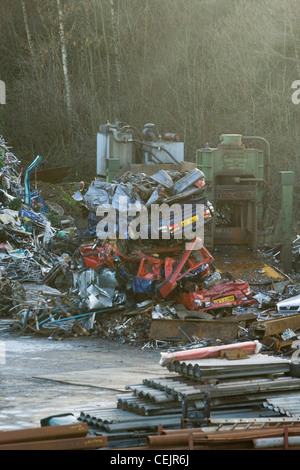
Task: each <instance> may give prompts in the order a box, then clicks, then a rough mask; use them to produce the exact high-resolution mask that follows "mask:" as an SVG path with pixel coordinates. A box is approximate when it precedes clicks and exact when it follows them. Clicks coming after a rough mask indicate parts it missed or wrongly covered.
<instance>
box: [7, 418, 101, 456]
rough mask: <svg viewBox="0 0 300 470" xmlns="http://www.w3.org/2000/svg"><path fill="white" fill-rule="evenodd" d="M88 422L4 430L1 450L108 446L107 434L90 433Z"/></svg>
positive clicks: (81, 448) (77, 448)
mask: <svg viewBox="0 0 300 470" xmlns="http://www.w3.org/2000/svg"><path fill="white" fill-rule="evenodd" d="M88 432H89V430H88V426H87V424H86V423H75V424H70V425H59V426H49V427H41V428H33V429H24V430H17V431H4V432H1V436H0V450H86V449H100V448H103V447H106V446H107V437H106V436H91V435H88Z"/></svg>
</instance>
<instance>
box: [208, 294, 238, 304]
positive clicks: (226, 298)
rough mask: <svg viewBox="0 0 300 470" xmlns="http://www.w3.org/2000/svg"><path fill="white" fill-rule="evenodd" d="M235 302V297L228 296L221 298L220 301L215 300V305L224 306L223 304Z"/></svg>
mask: <svg viewBox="0 0 300 470" xmlns="http://www.w3.org/2000/svg"><path fill="white" fill-rule="evenodd" d="M234 300H235V297H234V295H227V297H221V298H220V299H215V300H213V303H214V304H222V303H223V302H233V301H234Z"/></svg>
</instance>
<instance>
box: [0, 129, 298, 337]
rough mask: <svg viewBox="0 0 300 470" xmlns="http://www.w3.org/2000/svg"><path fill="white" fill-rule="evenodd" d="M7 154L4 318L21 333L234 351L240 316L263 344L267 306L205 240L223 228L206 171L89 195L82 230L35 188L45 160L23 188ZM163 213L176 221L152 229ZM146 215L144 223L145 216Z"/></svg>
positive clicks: (117, 182) (81, 190)
mask: <svg viewBox="0 0 300 470" xmlns="http://www.w3.org/2000/svg"><path fill="white" fill-rule="evenodd" d="M0 153H1V155H0V158H1V160H0V163H1V170H0V185H1V186H0V204H1V206H0V223H1V224H0V236H1V240H0V242H1V245H0V248H1V250H0V271H1V279H0V292H1V298H2V307H1V315H2V316H3V315H4V316H9V317H13V318H14V319H15V320H16V322H15V323H14V327H15V326H17V328H21V329H22V330H26V331H30V332H35V333H38V334H43V335H45V336H50V337H56V336H57V335H58V336H64V335H66V334H67V335H68V334H72V335H89V334H92V333H95V334H98V335H100V336H102V337H105V338H111V339H117V340H121V341H123V342H130V343H134V344H136V343H139V344H144V345H145V343H146V344H147V343H148V342H149V340H150V342H152V341H154V342H155V344H159V343H160V344H162V345H164V344H165V343H170V342H171V343H172V344H174V342H175V343H176V342H180V343H184V342H187V343H188V344H195V343H197V342H198V343H199V342H200V341H201V340H203V338H204V340H205V341H206V344H211V345H213V344H214V340H216V338H217V341H220V340H225V341H228V340H229V341H230V342H232V341H233V340H236V339H237V338H238V337H239V336H240V333H241V331H240V330H239V329H238V325H239V320H240V318H241V316H242V315H241V316H237V315H232V314H233V312H234V310H239V309H240V310H242V311H243V310H245V309H247V308H251V307H253V309H252V311H251V312H252V313H251V315H252V317H251V318H252V320H253V318H254V319H255V320H257V319H258V320H261V321H260V322H259V321H258V322H257V324H256V325H255V328H256V329H252V330H251V331H250V330H249V329H247V328H244V330H243V331H244V332H246V333H247V334H248V333H250V337H251V338H250V339H253V338H255V337H256V335H257V334H258V335H260V336H261V334H260V333H261V331H262V328H264V325H265V324H266V320H267V319H266V317H265V316H264V311H263V312H262V311H259V309H260V307H261V305H262V302H263V301H264V299H265V298H266V297H268V296H266V295H265V294H264V295H262V294H256V295H253V294H254V293H253V292H252V289H251V286H250V285H249V282H248V281H246V280H243V279H239V278H237V279H234V278H232V276H231V277H230V276H228V273H225V274H221V273H220V272H219V271H218V270H217V269H216V268H215V267H214V258H213V256H212V254H211V253H210V252H209V251H208V249H207V248H206V247H205V246H204V244H203V240H202V238H201V237H202V235H200V237H199V233H198V231H197V230H195V228H196V229H197V228H199V227H200V229H203V231H204V226H206V225H209V224H210V223H211V221H212V220H213V218H214V217H215V211H214V207H213V206H212V204H211V203H210V202H209V201H208V200H207V198H206V182H205V176H204V174H203V172H202V171H200V170H199V169H197V168H195V167H194V168H192V169H191V167H189V168H188V169H185V168H184V167H182V168H181V169H175V170H173V169H169V170H162V169H155V171H154V172H152V173H151V174H145V173H133V172H131V171H126V172H124V173H123V174H121V175H119V176H117V177H115V179H114V180H112V181H111V182H108V181H104V180H103V179H102V180H101V179H96V180H95V181H92V183H91V184H90V185H88V186H86V185H85V184H83V183H80V185H79V186H78V190H77V191H76V192H75V193H73V199H74V200H75V201H76V204H78V207H79V208H80V211H81V213H82V218H81V219H80V220H79V223H78V221H75V222H74V221H72V220H71V218H70V219H69V221H70V227H69V229H68V227H67V228H66V227H65V226H63V225H62V221H61V220H60V218H59V217H58V222H56V223H54V222H53V217H52V216H53V212H52V211H53V206H50V205H48V204H47V202H45V201H44V199H43V197H42V194H41V193H40V192H39V191H38V190H37V189H34V190H32V188H31V185H30V175H31V173H32V172H33V171H34V169H35V168H36V167H37V166H38V165H39V164H40V162H41V159H40V157H39V158H38V157H37V158H36V159H35V160H34V162H33V163H32V164H31V165H30V166H29V168H28V169H27V171H26V173H25V178H24V182H22V178H21V176H22V171H21V170H20V165H21V162H20V160H19V159H18V158H17V157H16V156H15V155H14V154H13V153H12V152H11V150H10V148H9V147H8V146H7V144H6V143H5V141H4V140H3V139H2V138H1V140H0ZM170 168H171V167H170ZM124 201H126V207H125V211H124V204H123V203H124ZM153 205H154V206H155V207H159V208H161V207H167V209H174V206H175V207H176V211H172V210H169V212H167V214H168V215H169V218H167V219H164V218H159V219H158V224H157V225H156V226H155V228H154V226H153V223H152V219H151V217H150V216H149V213H150V214H151V211H150V212H149V210H150V209H151V207H152V206H153ZM129 207H130V208H131V209H132V207H134V208H135V209H136V212H135V213H134V212H130V211H129V210H128V208H129ZM108 208H110V209H113V210H114V214H115V223H114V225H113V227H114V233H113V236H111V233H108V232H107V231H106V228H107V224H105V223H104V222H105V221H106V214H107V209H108ZM141 208H143V210H144V209H145V208H146V213H147V218H146V219H145V218H144V219H139V218H138V217H137V215H136V214H139V215H140V213H141ZM178 209H179V211H178ZM124 213H125V215H126V219H125V222H126V224H125V226H126V229H125V231H124V228H123V229H122V223H123V225H124ZM64 218H66V217H65V216H64ZM141 220H143V226H142V223H141ZM138 221H139V223H138ZM145 221H146V223H145ZM197 224H198V225H197ZM121 229H122V230H121ZM186 229H187V230H188V231H187V232H186V231H185V230H186ZM187 233H188V234H189V237H187V236H186V234H187ZM194 233H195V235H194ZM200 233H201V234H202V233H203V232H201V231H200ZM145 234H146V236H145ZM178 234H182V236H181V237H180V236H178ZM142 235H143V236H142ZM286 287H287V288H288V286H286ZM284 298H286V297H284V296H281V297H280V296H277V297H276V299H277V300H282V299H284ZM257 306H258V308H257ZM254 310H256V312H257V314H254V313H253V311H254ZM278 313H279V312H278ZM280 313H281V315H282V309H281V310H280ZM268 315H269V313H268ZM237 317H239V318H237ZM257 317H258V318H257ZM268 318H269V317H268ZM273 318H274V316H273ZM164 320H167V321H166V322H164ZM245 325H246V324H245ZM262 325H263V326H262ZM287 325H288V323H287ZM294 325H295V328H297V327H298V326H297V324H296V323H293V326H294ZM277 332H278V331H277ZM246 336H247V335H246ZM293 339H294V338H293Z"/></svg>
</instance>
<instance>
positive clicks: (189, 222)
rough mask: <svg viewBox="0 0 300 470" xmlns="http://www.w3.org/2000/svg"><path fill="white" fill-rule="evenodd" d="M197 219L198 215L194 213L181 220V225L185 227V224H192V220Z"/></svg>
mask: <svg viewBox="0 0 300 470" xmlns="http://www.w3.org/2000/svg"><path fill="white" fill-rule="evenodd" d="M198 219H199V216H198V215H194V216H193V217H190V218H189V219H186V220H183V221H182V222H181V225H182V226H183V227H185V225H190V224H192V223H193V222H196V220H198Z"/></svg>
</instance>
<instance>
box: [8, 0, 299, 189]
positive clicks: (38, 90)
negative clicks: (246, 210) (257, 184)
mask: <svg viewBox="0 0 300 470" xmlns="http://www.w3.org/2000/svg"><path fill="white" fill-rule="evenodd" d="M299 57H300V2H299V0H0V61H1V62H0V79H1V80H3V81H4V82H5V84H6V104H5V105H1V109H0V112H1V118H2V119H1V128H0V135H3V136H4V138H5V140H6V141H7V142H8V143H9V145H11V146H12V148H13V151H14V153H15V154H16V155H17V156H18V157H19V158H20V159H21V161H23V162H25V163H26V162H28V163H31V162H32V161H33V159H34V158H35V157H36V155H42V156H43V157H44V158H46V159H47V160H46V161H47V165H48V166H62V165H72V167H73V168H74V172H75V173H74V174H73V176H74V177H75V178H76V177H78V178H80V179H82V178H92V177H93V176H95V168H96V134H97V131H98V128H99V126H100V125H101V124H104V123H106V122H107V121H110V122H114V121H115V120H116V119H117V120H119V121H123V122H126V123H128V124H131V125H133V126H136V127H137V128H138V129H139V130H142V129H143V125H144V124H145V123H147V122H153V123H155V124H156V126H157V128H158V129H160V130H161V131H163V130H168V131H169V132H174V133H177V134H179V135H180V137H181V138H182V140H184V142H185V153H186V159H187V160H190V161H193V160H194V159H195V154H196V149H197V148H201V147H203V146H204V145H205V143H206V142H209V144H210V145H211V146H216V145H217V144H218V142H219V136H220V135H221V134H223V133H240V134H243V135H258V136H262V137H264V138H266V139H267V140H268V141H269V143H270V146H271V161H272V171H273V175H274V182H275V181H276V174H277V172H278V171H279V170H294V171H295V173H296V176H297V180H298V178H299V174H300V126H299V124H300V119H299V117H300V104H299V105H297V104H294V103H293V102H292V94H293V92H294V90H293V89H292V88H291V87H292V83H293V82H294V81H295V80H298V79H300V61H299ZM275 192H276V191H275Z"/></svg>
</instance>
